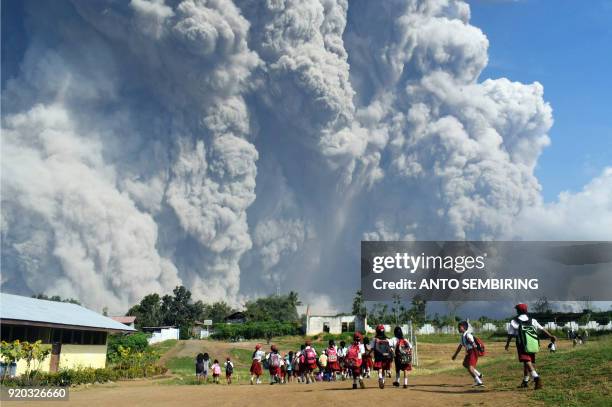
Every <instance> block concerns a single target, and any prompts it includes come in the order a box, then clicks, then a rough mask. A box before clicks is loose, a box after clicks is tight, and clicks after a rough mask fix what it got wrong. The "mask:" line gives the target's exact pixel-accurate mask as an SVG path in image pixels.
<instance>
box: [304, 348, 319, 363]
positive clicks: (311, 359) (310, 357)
mask: <svg viewBox="0 0 612 407" xmlns="http://www.w3.org/2000/svg"><path fill="white" fill-rule="evenodd" d="M304 354H305V358H306V363H307V364H309V365H312V364H313V363H317V354H316V353H315V351H314V350H313V349H312V348H306V349H305V350H304Z"/></svg>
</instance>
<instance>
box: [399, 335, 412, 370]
mask: <svg viewBox="0 0 612 407" xmlns="http://www.w3.org/2000/svg"><path fill="white" fill-rule="evenodd" d="M397 359H398V361H399V362H400V364H401V365H402V366H408V365H409V364H411V363H412V350H411V349H410V347H409V346H408V341H406V340H405V339H400V340H399V342H398V344H397Z"/></svg>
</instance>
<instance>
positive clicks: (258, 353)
mask: <svg viewBox="0 0 612 407" xmlns="http://www.w3.org/2000/svg"><path fill="white" fill-rule="evenodd" d="M265 356H266V353H265V352H264V351H263V350H261V349H259V350H256V351H255V354H254V355H253V360H256V361H258V362H261V359H263V358H264V357H265Z"/></svg>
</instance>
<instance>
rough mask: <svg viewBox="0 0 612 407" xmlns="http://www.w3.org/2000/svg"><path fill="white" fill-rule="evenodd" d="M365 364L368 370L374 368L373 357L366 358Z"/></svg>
mask: <svg viewBox="0 0 612 407" xmlns="http://www.w3.org/2000/svg"><path fill="white" fill-rule="evenodd" d="M364 359H365V362H366V367H367V368H368V369H371V368H372V367H373V366H374V361H373V360H372V357H371V356H366V357H365V358H364Z"/></svg>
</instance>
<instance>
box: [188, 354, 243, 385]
mask: <svg viewBox="0 0 612 407" xmlns="http://www.w3.org/2000/svg"><path fill="white" fill-rule="evenodd" d="M210 362H211V358H210V355H209V354H208V353H198V355H197V356H196V360H195V368H196V378H197V380H198V383H201V382H202V381H204V382H208V372H209V371H212V379H213V383H215V384H219V380H220V378H221V364H220V363H219V360H217V359H215V360H214V361H213V362H212V365H211V364H210ZM223 369H224V370H225V381H226V383H227V384H232V375H233V374H234V363H233V362H232V361H231V360H230V358H229V356H228V357H227V359H226V361H225V362H224V363H223Z"/></svg>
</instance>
